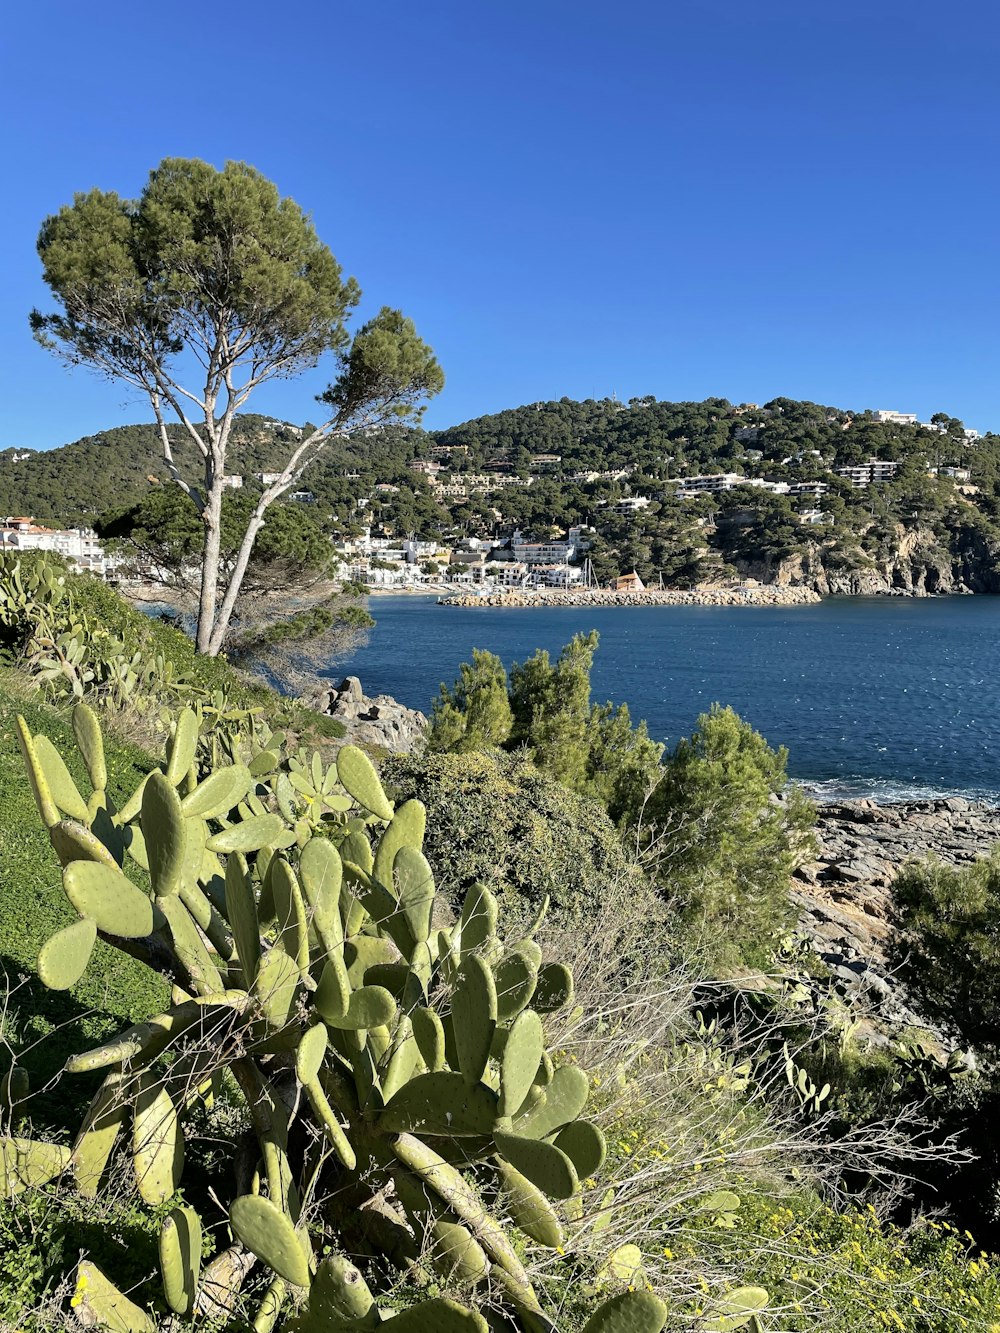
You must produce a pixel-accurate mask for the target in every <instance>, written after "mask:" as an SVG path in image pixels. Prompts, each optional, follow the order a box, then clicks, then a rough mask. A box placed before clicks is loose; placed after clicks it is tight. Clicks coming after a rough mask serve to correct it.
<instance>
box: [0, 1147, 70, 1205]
mask: <svg viewBox="0 0 1000 1333" xmlns="http://www.w3.org/2000/svg"><path fill="white" fill-rule="evenodd" d="M70 1156H71V1154H70V1150H69V1149H68V1148H61V1147H59V1146H58V1145H57V1144H55V1143H42V1142H40V1141H38V1140H37V1139H15V1138H4V1137H2V1136H0V1196H3V1195H11V1194H20V1193H21V1191H22V1190H25V1189H32V1188H34V1187H36V1186H38V1185H46V1184H48V1182H49V1181H50V1180H55V1178H56V1176H59V1175H61V1174H62V1173H63V1172H64V1171H65V1170H66V1168H67V1167H68V1166H69V1163H70Z"/></svg>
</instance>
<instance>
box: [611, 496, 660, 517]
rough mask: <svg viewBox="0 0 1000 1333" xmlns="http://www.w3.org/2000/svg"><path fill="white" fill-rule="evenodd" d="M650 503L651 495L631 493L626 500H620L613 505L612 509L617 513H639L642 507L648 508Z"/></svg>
mask: <svg viewBox="0 0 1000 1333" xmlns="http://www.w3.org/2000/svg"><path fill="white" fill-rule="evenodd" d="M649 505H650V500H649V497H648V496H646V495H629V496H626V497H625V499H624V500H619V501H618V502H617V503H616V504H613V505H611V510H612V512H613V513H615V514H625V515H629V514H632V515H634V514H638V513H639V511H640V510H642V509H648V508H649Z"/></svg>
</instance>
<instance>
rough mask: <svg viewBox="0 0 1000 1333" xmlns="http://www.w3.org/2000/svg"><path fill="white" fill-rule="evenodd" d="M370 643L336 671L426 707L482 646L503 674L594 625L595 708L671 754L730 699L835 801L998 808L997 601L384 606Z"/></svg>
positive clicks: (426, 602)
mask: <svg viewBox="0 0 1000 1333" xmlns="http://www.w3.org/2000/svg"><path fill="white" fill-rule="evenodd" d="M371 610H372V614H373V615H375V616H376V617H377V620H378V624H377V626H376V628H375V629H374V630H373V631H372V633H371V636H370V639H369V641H368V643H367V644H366V645H365V646H364V647H362V648H361V649H359V650H358V651H357V652H356V653H355V654H353V655H352V656H351V657H349V658H345V659H342V660H340V661H338V662H336V663H335V664H334V665H333V666H332V667H331V669H330V674H331V675H333V676H341V675H346V674H353V675H358V676H360V677H361V680H362V683H363V685H364V688H365V691H366V693H369V694H381V693H386V694H392V695H395V697H396V698H398V699H400V700H401V701H402V702H404V703H406V704H409V705H410V706H411V707H414V708H421V709H423V710H424V711H427V709H428V708H429V706H430V702H431V700H432V699H433V698H434V696H435V694H436V693H437V688H438V685H439V683H440V682H441V681H443V680H444V681H449V682H450V681H452V680H453V679H454V678H455V676H456V675H457V672H458V666H459V664H460V663H461V662H463V661H467V660H469V657H470V654H471V651H472V649H473V647H476V648H488V649H490V650H491V651H492V652H495V653H497V654H499V656H500V657H501V658H502V659H503V661H504V662H505V663H506V664H508V665H509V664H510V663H511V662H512V661H519V660H521V659H523V658H525V657H527V656H529V655H530V654H531V653H532V652H533V651H534V650H535V649H536V648H547V649H548V650H549V651H550V652H551V653H556V652H558V650H559V648H560V647H561V646H562V645H563V644H564V643H565V642H566V641H567V640H568V639H569V638H570V637H571V636H572V635H573V634H574V633H576V632H577V631H578V630H590V629H597V630H599V631H600V635H601V646H600V648H599V650H598V654H597V658H596V661H595V664H594V672H593V687H594V697H595V699H612V700H614V702H615V703H627V704H628V705H629V708H630V709H631V711H632V714H633V716H634V717H636V718H645V719H646V721H647V723H648V725H649V730H650V733H651V734H652V735H653V736H655V737H656V738H657V739H659V740H664V741H666V742H667V743H668V744H672V743H674V742H675V741H676V740H677V738H678V737H679V736H681V735H685V734H687V733H688V732H690V730H691V729H692V726H693V725H694V721H695V719H696V717H697V715H698V714H699V713H700V712H702V711H704V710H705V709H707V708H708V706H709V705H710V704H711V703H712V702H713V701H714V700H718V701H719V702H720V703H725V704H731V705H732V706H733V707H734V708H735V709H736V710H737V712H739V713H740V714H741V715H742V716H743V717H745V718H747V719H748V720H749V721H750V722H752V723H753V725H754V726H755V727H756V728H757V729H758V730H759V731H761V732H763V734H764V735H765V736H766V737H767V739H768V740H769V741H770V742H771V744H773V745H785V746H787V747H788V751H789V769H790V771H791V772H792V773H793V774H794V775H795V776H796V777H798V778H800V779H802V780H804V781H807V782H808V783H809V784H810V785H814V786H815V787H816V788H817V789H818V790H819V791H820V792H821V793H827V794H830V795H834V794H835V795H848V794H850V795H872V796H876V797H879V798H881V799H893V798H895V799H902V798H904V797H907V796H917V795H934V794H939V793H955V792H962V793H965V794H972V795H975V796H979V797H985V798H988V799H992V800H997V801H1000V670H998V668H1000V598H993V597H962V598H939V599H938V598H935V599H928V600H911V599H904V598H891V599H879V598H872V599H857V598H834V599H830V600H828V601H825V602H822V603H820V604H819V605H815V606H805V607H788V608H775V607H766V608H764V607H762V608H746V607H740V608H735V609H734V608H727V607H635V608H634V609H633V608H628V609H623V608H618V607H598V608H576V607H552V608H544V609H534V608H530V609H513V608H512V609H495V608H491V609H485V608H479V609H477V608H461V607H439V606H437V605H436V604H435V603H434V601H433V599H427V598H422V597H421V598H414V597H409V596H401V597H384V598H383V597H379V598H373V599H372V603H371Z"/></svg>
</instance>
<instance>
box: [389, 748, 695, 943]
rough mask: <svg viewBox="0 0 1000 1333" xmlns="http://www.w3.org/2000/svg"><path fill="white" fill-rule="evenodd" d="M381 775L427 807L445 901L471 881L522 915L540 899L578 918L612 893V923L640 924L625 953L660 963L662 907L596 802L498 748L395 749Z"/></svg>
mask: <svg viewBox="0 0 1000 1333" xmlns="http://www.w3.org/2000/svg"><path fill="white" fill-rule="evenodd" d="M383 775H384V778H385V781H386V784H387V785H388V787H389V788H390V790H391V791H392V792H393V794H394V795H395V797H396V799H397V800H408V799H411V798H413V797H416V796H419V798H420V799H421V800H422V801H423V802H424V803H425V805H426V806H427V811H428V834H427V837H428V844H427V845H428V855H429V857H430V858H431V860H432V861H433V864H434V866H435V870H436V872H437V878H438V886H439V888H440V891H441V893H442V894H443V895H444V897H445V898H447V899H448V901H449V902H450V903H451V904H452V905H453V906H454V905H457V904H458V903H459V902H460V901H461V897H462V894H463V893H464V892H465V890H466V889H467V888H468V886H469V885H470V884H474V883H476V882H480V883H483V884H485V885H486V886H487V887H488V888H489V889H491V891H493V892H495V893H496V894H497V895H498V896H499V897H500V900H501V902H503V904H504V906H505V907H506V908H507V910H509V911H512V912H514V913H515V914H516V915H520V916H527V917H530V916H531V915H532V914H533V913H535V912H536V911H537V910H538V908H539V907H540V906H541V904H542V903H543V902H544V901H545V899H546V898H549V899H550V900H551V903H552V908H551V913H550V919H551V921H552V923H553V924H554V925H558V926H572V925H576V926H581V925H585V923H586V922H588V921H593V920H594V919H595V918H596V914H597V913H599V912H600V910H601V908H602V905H603V904H604V902H605V901H606V900H607V899H609V898H611V897H613V896H619V897H620V898H621V900H622V901H623V902H625V903H627V909H626V913H625V914H623V916H627V918H629V919H623V921H622V922H621V923H620V927H624V926H629V925H630V922H635V923H641V926H640V928H639V930H638V931H634V932H630V933H632V935H633V938H632V939H631V941H630V942H629V945H628V950H629V956H630V958H631V960H633V961H634V960H635V958H636V956H637V955H638V954H639V953H640V952H641V953H643V954H645V955H647V957H648V956H650V955H651V956H653V957H655V956H657V955H659V959H660V963H661V965H663V964H665V962H666V956H667V954H668V952H669V949H670V941H669V940H668V938H667V936H666V930H665V921H664V913H663V909H662V907H661V905H660V904H659V902H658V901H657V898H656V896H655V893H654V892H653V889H652V887H651V885H650V884H649V882H648V880H647V879H646V878H645V876H644V875H643V873H642V871H641V870H640V869H639V867H638V866H637V864H636V863H635V861H634V860H633V859H632V858H630V857H629V856H628V854H627V852H626V850H625V848H624V846H623V844H622V840H621V838H620V837H619V835H618V832H617V830H616V829H615V827H614V825H613V824H612V823H611V821H610V819H609V818H608V816H607V814H606V813H605V811H604V810H603V809H602V808H601V806H600V805H598V804H597V803H596V802H595V801H590V800H587V799H586V798H585V797H582V796H577V795H575V794H574V793H573V792H570V791H567V789H566V788H565V787H563V786H562V785H561V784H560V783H559V782H556V781H554V780H553V779H552V778H551V777H549V776H548V775H547V774H545V773H541V772H539V771H538V769H536V768H535V767H534V765H533V764H532V763H530V762H529V761H528V760H526V759H525V758H524V757H523V756H519V755H507V754H503V753H500V752H494V753H491V754H486V753H481V752H480V753H475V754H459V755H440V754H424V755H402V756H395V757H393V758H390V759H389V760H387V762H386V763H385V765H384V767H383ZM635 936H639V937H640V938H634V937H635Z"/></svg>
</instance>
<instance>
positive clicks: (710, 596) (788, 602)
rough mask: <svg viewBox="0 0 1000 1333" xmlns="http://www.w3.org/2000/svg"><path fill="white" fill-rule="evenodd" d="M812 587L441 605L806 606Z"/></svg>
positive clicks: (531, 596) (602, 593)
mask: <svg viewBox="0 0 1000 1333" xmlns="http://www.w3.org/2000/svg"><path fill="white" fill-rule="evenodd" d="M820 600H821V598H820V595H819V593H817V592H815V591H813V589H811V588H802V587H789V586H780V587H779V586H776V585H771V586H768V587H763V586H753V585H750V586H748V587H740V588H721V587H720V588H701V589H698V590H696V591H691V592H681V591H677V590H672V591H660V590H659V589H647V591H645V592H613V591H612V590H611V589H610V588H581V589H580V590H579V591H576V590H574V591H560V590H558V589H546V588H538V589H532V590H524V591H521V590H518V591H511V592H497V593H490V594H488V595H487V596H483V597H479V596H476V595H475V594H473V593H459V594H458V595H456V596H454V597H442V598H441V605H442V606H806V605H808V604H810V603H812V602H818V601H820Z"/></svg>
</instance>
